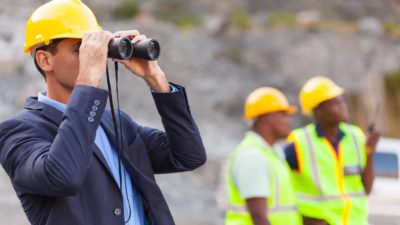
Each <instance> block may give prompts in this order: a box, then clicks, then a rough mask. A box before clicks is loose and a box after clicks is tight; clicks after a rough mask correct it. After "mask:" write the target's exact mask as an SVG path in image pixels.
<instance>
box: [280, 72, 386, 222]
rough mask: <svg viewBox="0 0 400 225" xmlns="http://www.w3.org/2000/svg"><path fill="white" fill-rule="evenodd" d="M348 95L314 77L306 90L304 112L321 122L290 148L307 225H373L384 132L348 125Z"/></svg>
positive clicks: (300, 133) (295, 137)
mask: <svg viewBox="0 0 400 225" xmlns="http://www.w3.org/2000/svg"><path fill="white" fill-rule="evenodd" d="M343 93H344V90H343V89H342V88H341V87H339V86H337V85H336V84H335V83H334V82H333V81H332V80H330V79H328V78H326V77H322V76H318V77H313V78H311V79H310V80H309V81H307V82H306V84H305V85H304V86H303V88H302V89H301V91H300V104H301V107H302V110H303V113H304V114H306V115H310V116H312V117H313V118H314V119H315V123H311V124H309V125H307V126H305V127H302V128H299V129H296V130H294V131H293V132H292V133H291V134H290V135H289V137H288V140H289V141H291V142H292V143H291V144H289V145H288V146H287V147H286V149H285V155H286V159H287V161H288V164H289V166H290V167H291V170H292V173H291V174H292V181H293V184H294V186H295V189H296V194H297V198H298V201H299V202H298V206H299V210H300V213H301V214H302V215H303V221H304V224H305V225H324V224H325V225H326V224H329V225H367V224H368V221H367V216H368V202H367V195H368V194H369V193H370V191H371V189H372V184H373V179H374V175H373V159H372V156H373V153H374V152H375V147H376V144H377V142H378V140H379V137H380V132H379V131H377V130H376V129H375V128H373V129H371V130H370V131H369V133H368V136H367V138H365V136H364V133H363V131H362V130H361V129H360V128H359V127H356V126H354V125H351V124H349V123H347V121H348V120H349V113H348V110H347V105H346V103H345V101H344V98H343Z"/></svg>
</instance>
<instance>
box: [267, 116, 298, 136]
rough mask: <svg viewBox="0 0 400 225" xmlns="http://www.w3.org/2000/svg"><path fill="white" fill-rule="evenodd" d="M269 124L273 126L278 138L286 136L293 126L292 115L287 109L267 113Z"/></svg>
mask: <svg viewBox="0 0 400 225" xmlns="http://www.w3.org/2000/svg"><path fill="white" fill-rule="evenodd" d="M267 117H268V119H267V123H268V124H267V126H271V128H272V131H273V132H274V134H275V136H276V137H278V138H286V137H287V136H288V135H289V133H290V131H291V128H292V120H291V118H290V115H289V114H288V113H287V112H285V111H278V112H273V113H269V114H267Z"/></svg>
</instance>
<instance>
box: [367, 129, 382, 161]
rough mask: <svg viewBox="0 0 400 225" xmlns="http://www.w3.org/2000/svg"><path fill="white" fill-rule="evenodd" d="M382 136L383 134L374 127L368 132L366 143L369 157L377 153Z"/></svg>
mask: <svg viewBox="0 0 400 225" xmlns="http://www.w3.org/2000/svg"><path fill="white" fill-rule="evenodd" d="M380 136H381V132H380V131H379V130H377V129H376V128H375V127H372V129H371V130H369V131H368V134H367V139H366V143H365V147H366V152H367V156H371V155H372V154H373V153H374V152H375V150H376V145H377V144H378V141H379V138H380Z"/></svg>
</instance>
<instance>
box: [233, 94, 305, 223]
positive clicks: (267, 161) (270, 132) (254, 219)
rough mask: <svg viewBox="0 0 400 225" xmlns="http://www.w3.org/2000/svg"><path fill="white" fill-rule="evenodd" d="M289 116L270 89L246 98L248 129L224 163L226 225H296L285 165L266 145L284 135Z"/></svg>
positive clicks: (288, 108) (283, 99)
mask: <svg viewBox="0 0 400 225" xmlns="http://www.w3.org/2000/svg"><path fill="white" fill-rule="evenodd" d="M295 112H296V108H295V107H294V106H291V105H289V102H288V100H287V99H286V97H285V96H284V95H283V94H282V93H281V92H280V91H278V90H276V89H274V88H270V87H264V88H259V89H256V90H255V91H253V92H252V93H251V94H250V95H249V96H248V98H247V100H246V103H245V113H244V119H245V120H253V125H252V127H251V131H249V132H247V134H246V135H245V137H244V139H243V140H242V142H241V143H240V144H239V146H238V147H237V148H236V149H235V150H234V152H233V153H232V154H231V155H230V157H229V159H228V161H227V183H228V194H229V197H228V199H229V206H228V208H227V211H226V220H225V224H226V225H253V224H254V225H302V221H301V216H300V214H299V213H298V210H297V207H296V198H295V192H294V189H293V185H292V183H291V178H290V169H289V166H288V165H287V163H286V161H285V160H284V157H279V154H278V152H277V151H276V150H275V149H274V148H273V147H272V146H273V145H274V144H275V142H276V141H277V140H278V139H282V138H286V137H287V135H288V134H289V133H290V124H291V121H290V115H291V114H293V113H295ZM281 153H283V152H281ZM281 155H282V156H283V154H281Z"/></svg>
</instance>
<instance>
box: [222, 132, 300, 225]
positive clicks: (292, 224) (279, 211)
mask: <svg viewBox="0 0 400 225" xmlns="http://www.w3.org/2000/svg"><path fill="white" fill-rule="evenodd" d="M249 149H259V150H260V152H262V154H263V155H264V156H265V160H267V164H268V172H269V179H270V187H269V188H270V190H271V192H270V196H269V197H268V198H267V202H266V204H267V206H268V215H266V216H268V219H269V221H270V222H271V224H272V225H302V220H301V216H300V215H299V214H298V210H297V207H296V205H295V204H296V197H295V192H294V189H293V185H292V184H291V180H290V169H289V166H288V165H287V163H286V162H285V161H283V160H281V159H280V158H279V157H278V155H277V154H276V152H274V151H273V150H271V149H269V147H267V145H266V144H265V142H264V141H263V139H262V138H261V137H260V136H259V135H258V134H256V133H254V132H248V133H247V135H246V136H245V138H244V139H243V141H242V142H241V143H240V145H239V146H238V148H237V149H235V151H234V152H233V153H232V154H231V155H230V157H229V159H228V161H227V182H228V194H229V206H228V209H227V210H226V217H225V225H253V221H252V219H251V216H250V213H249V212H248V211H247V209H246V200H245V199H243V198H242V197H241V195H240V193H239V191H238V189H237V187H236V186H235V182H234V179H233V176H232V167H233V164H234V162H235V159H236V158H237V156H238V155H239V154H241V153H242V152H244V151H247V150H249ZM239 163H240V162H239ZM266 214H267V212H266Z"/></svg>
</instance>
